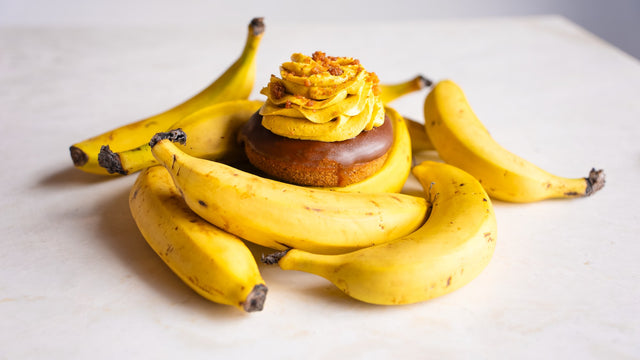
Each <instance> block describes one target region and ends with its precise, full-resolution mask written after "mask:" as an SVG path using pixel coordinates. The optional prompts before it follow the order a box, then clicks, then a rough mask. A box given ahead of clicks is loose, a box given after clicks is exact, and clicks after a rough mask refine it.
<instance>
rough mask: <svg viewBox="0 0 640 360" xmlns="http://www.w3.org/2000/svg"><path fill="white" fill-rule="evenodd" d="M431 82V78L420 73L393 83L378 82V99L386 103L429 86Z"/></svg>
mask: <svg viewBox="0 0 640 360" xmlns="http://www.w3.org/2000/svg"><path fill="white" fill-rule="evenodd" d="M431 84H432V82H431V80H429V79H427V78H426V77H424V76H422V75H417V76H415V77H414V78H412V79H409V80H407V81H402V82H399V83H395V84H380V85H379V88H380V95H379V96H380V100H381V101H382V102H383V103H384V104H388V103H390V102H392V101H394V100H396V99H397V98H399V97H402V96H404V95H407V94H409V93H412V92H415V91H418V90H421V89H424V88H425V87H429V86H431Z"/></svg>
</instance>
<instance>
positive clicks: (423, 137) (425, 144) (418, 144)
mask: <svg viewBox="0 0 640 360" xmlns="http://www.w3.org/2000/svg"><path fill="white" fill-rule="evenodd" d="M404 120H405V122H406V123H407V129H408V130H409V137H410V138H411V151H412V152H413V153H417V152H421V151H429V150H435V148H434V147H433V144H432V143H431V140H430V139H429V136H428V135H427V132H426V131H425V128H424V124H423V123H420V122H417V121H416V120H413V119H409V118H407V117H405V118H404Z"/></svg>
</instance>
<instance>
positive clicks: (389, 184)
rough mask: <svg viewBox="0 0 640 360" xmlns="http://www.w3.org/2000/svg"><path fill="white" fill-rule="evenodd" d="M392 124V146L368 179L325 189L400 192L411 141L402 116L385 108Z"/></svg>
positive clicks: (409, 167)
mask: <svg viewBox="0 0 640 360" xmlns="http://www.w3.org/2000/svg"><path fill="white" fill-rule="evenodd" d="M385 111H386V114H387V116H388V117H389V120H391V121H392V123H393V144H392V145H391V149H389V153H388V155H387V159H386V160H385V162H384V164H383V165H382V167H381V168H380V170H378V172H376V173H375V174H373V175H371V176H370V177H368V178H366V179H364V180H362V181H360V182H357V183H354V184H351V185H347V186H345V187H335V188H325V189H329V190H336V191H342V192H360V193H377V192H388V193H393V192H400V191H401V190H402V187H403V186H404V183H405V182H406V181H407V178H408V177H409V173H410V172H411V139H410V138H409V132H408V130H407V125H406V123H405V121H404V119H403V118H402V116H401V115H400V114H399V113H398V112H397V111H395V110H394V109H392V108H390V107H386V108H385Z"/></svg>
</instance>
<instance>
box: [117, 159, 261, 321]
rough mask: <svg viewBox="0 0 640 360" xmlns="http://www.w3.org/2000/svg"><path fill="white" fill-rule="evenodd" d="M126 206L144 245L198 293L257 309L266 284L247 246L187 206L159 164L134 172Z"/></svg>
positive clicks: (230, 303) (234, 304) (212, 298)
mask: <svg viewBox="0 0 640 360" xmlns="http://www.w3.org/2000/svg"><path fill="white" fill-rule="evenodd" d="M129 207H130V209H131V214H132V215H133V218H134V220H135V222H136V225H137V226H138V228H139V229H140V232H141V233H142V235H143V237H144V238H145V240H146V241H147V243H148V244H149V246H151V248H152V249H153V250H154V251H155V252H156V253H157V254H158V256H160V258H161V259H162V260H163V261H164V262H165V263H166V264H167V266H169V268H171V270H173V272H174V273H175V274H176V275H178V277H180V279H182V281H184V282H185V283H186V284H187V285H189V287H191V288H192V289H193V290H195V291H196V292H197V293H198V294H200V295H202V296H203V297H204V298H206V299H208V300H211V301H214V302H216V303H220V304H227V305H232V306H235V307H236V308H239V309H241V310H243V311H246V312H252V311H260V310H262V308H263V305H264V301H265V298H266V294H267V287H266V285H265V283H264V280H263V279H262V276H261V275H260V272H259V270H258V265H257V263H256V261H255V258H254V256H253V254H252V253H251V251H249V249H248V248H247V246H246V244H245V243H244V242H243V241H242V240H241V239H239V238H238V237H236V236H234V235H231V234H229V233H227V232H225V231H223V230H220V229H218V228H217V227H215V226H213V225H211V224H210V223H208V222H206V221H205V220H203V219H202V218H200V217H199V216H198V215H196V214H195V213H194V212H193V211H191V209H189V207H188V206H187V204H185V202H184V200H183V199H182V196H181V195H180V192H179V191H178V189H177V188H176V186H175V185H174V184H173V180H172V179H171V175H170V174H169V172H168V171H167V170H166V169H165V168H164V167H162V166H154V167H150V168H148V169H146V170H144V171H142V172H141V173H140V175H139V176H138V178H137V179H136V182H135V184H134V185H133V187H132V188H131V192H130V195H129Z"/></svg>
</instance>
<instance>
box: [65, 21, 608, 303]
mask: <svg viewBox="0 0 640 360" xmlns="http://www.w3.org/2000/svg"><path fill="white" fill-rule="evenodd" d="M263 33H264V23H263V21H262V19H261V18H256V19H254V20H252V21H251V23H250V25H249V33H248V38H247V41H246V45H245V48H244V51H243V52H242V54H241V56H240V57H239V59H238V60H237V61H236V62H235V63H234V64H233V65H232V66H231V67H230V68H229V69H227V71H226V72H224V73H223V74H222V75H221V76H220V77H219V78H218V79H217V80H216V81H214V82H213V83H212V84H211V85H210V86H209V87H207V88H206V89H204V90H203V91H201V92H200V93H198V94H197V95H195V96H194V97H192V98H191V99H189V100H187V101H186V102H184V103H182V104H180V105H178V106H176V107H174V108H172V109H170V110H168V111H166V112H164V113H161V114H159V115H155V116H152V117H150V118H147V119H144V120H140V121H138V122H135V123H132V124H130V125H127V126H124V127H121V128H118V129H114V130H112V131H109V132H107V133H104V134H101V135H98V136H95V137H93V138H90V139H88V140H85V141H83V142H80V143H77V144H74V145H73V146H71V148H70V152H71V157H72V160H73V162H74V164H75V166H76V167H77V168H78V169H80V170H83V171H86V172H90V173H95V174H104V175H108V174H122V175H126V174H131V173H135V172H137V171H141V172H140V174H139V175H138V178H137V180H136V182H135V185H134V186H133V188H132V189H131V193H130V197H129V204H130V208H131V212H132V215H133V217H134V219H135V222H136V224H137V225H138V227H139V229H140V232H141V233H142V235H143V236H144V238H145V239H146V241H147V242H148V243H149V245H150V246H151V247H152V248H153V249H154V251H155V252H156V253H157V254H158V255H159V256H160V257H161V258H162V259H163V260H164V262H165V263H166V264H167V265H168V266H169V267H170V268H171V269H172V270H173V271H174V272H175V273H176V274H177V275H178V276H179V277H180V278H181V279H182V280H183V281H184V282H185V283H186V284H188V285H189V286H190V287H191V288H193V289H194V290H195V291H196V292H198V293H199V294H200V295H202V296H203V297H205V298H207V299H209V300H211V301H214V302H217V303H221V304H228V305H232V306H235V307H238V308H240V309H241V310H243V311H247V312H252V311H259V310H262V308H263V305H264V302H265V298H266V294H267V287H266V285H265V282H264V280H263V278H262V276H261V275H260V271H259V267H258V264H257V260H256V259H255V257H254V256H253V254H252V253H251V252H250V251H249V249H248V248H247V245H246V244H245V241H249V242H253V243H256V244H259V245H262V246H266V247H268V248H271V249H274V252H273V253H271V254H269V255H267V256H263V257H262V259H261V260H262V261H263V262H264V263H267V264H278V265H279V266H280V267H281V268H282V269H285V270H300V271H306V272H309V273H313V274H317V275H319V276H322V277H325V278H326V279H328V280H330V281H331V282H333V283H334V284H335V285H336V286H337V287H338V288H339V289H340V290H342V291H343V292H344V293H346V294H348V295H349V296H351V297H353V298H355V299H359V300H361V301H365V302H369V303H374V304H407V303H415V302H420V301H425V300H428V299H431V298H434V297H437V296H440V295H443V294H446V293H449V292H451V291H454V290H456V289H458V288H460V287H461V286H463V285H465V284H466V283H468V282H469V281H471V280H472V279H474V278H475V277H476V276H477V275H478V274H479V273H480V272H481V271H482V270H483V269H484V268H485V267H486V266H487V264H488V263H489V261H490V259H491V257H492V254H493V251H494V248H495V245H496V238H497V233H496V229H497V228H496V217H495V214H494V211H493V207H492V202H491V199H492V198H493V199H500V200H503V201H511V202H532V201H540V200H543V199H549V198H574V197H581V196H588V195H591V194H593V193H595V192H596V191H598V190H599V189H600V188H602V187H603V186H604V173H603V172H602V171H601V170H594V169H592V170H591V172H590V173H589V175H588V176H587V177H586V178H564V177H559V176H556V175H553V174H550V173H548V172H546V171H544V170H542V169H540V168H539V167H537V166H535V165H534V164H532V163H530V162H528V161H526V160H524V159H522V158H520V157H518V156H516V155H514V154H512V153H510V152H508V151H507V150H506V149H504V148H502V147H501V146H500V145H499V144H497V143H496V142H495V141H494V140H493V139H492V138H491V136H490V135H489V132H488V131H487V130H486V129H485V127H484V126H483V124H482V123H481V122H480V121H479V120H478V118H477V117H476V116H475V115H474V113H473V111H472V109H471V107H470V106H469V103H468V102H467V99H466V97H465V95H464V93H463V92H462V90H461V89H460V88H459V87H458V86H457V85H456V84H455V83H453V82H452V81H442V82H439V83H437V84H435V85H434V86H433V88H432V89H431V91H430V92H429V94H428V96H427V98H426V100H425V103H424V116H425V121H424V125H423V124H422V123H419V122H413V121H410V120H405V119H403V118H402V116H400V115H399V114H398V112H396V111H395V110H393V109H392V108H390V107H389V106H387V104H388V103H389V102H391V101H393V100H394V99H396V98H398V97H400V96H402V95H405V94H408V93H410V92H413V91H416V90H419V89H421V88H424V87H426V86H430V85H431V84H430V82H429V81H428V80H426V79H425V78H423V77H421V76H417V77H416V78H414V79H411V80H410V81H406V82H402V83H398V84H393V85H382V86H381V91H382V93H381V95H380V98H381V99H382V103H383V104H384V107H385V112H386V114H387V116H388V117H389V119H390V120H391V121H392V123H393V131H394V145H393V147H392V149H391V150H390V152H389V156H388V158H387V160H386V162H385V164H384V166H383V168H382V169H381V170H380V171H379V172H377V173H376V174H375V175H373V176H371V177H370V178H368V179H367V180H365V181H362V182H360V183H356V184H353V185H349V186H346V187H342V188H311V187H304V186H296V185H291V184H286V183H282V182H278V181H275V180H271V179H267V178H264V177H261V176H259V175H256V174H253V173H251V172H247V171H243V170H241V169H240V168H238V167H234V166H230V165H227V164H231V163H234V161H238V160H239V159H242V157H243V152H242V148H241V147H240V146H239V145H238V144H237V142H236V138H235V134H236V133H237V132H238V129H239V128H240V127H241V126H242V125H243V124H244V123H245V122H246V121H247V120H248V119H249V117H250V116H251V115H252V114H254V113H255V112H256V111H258V110H259V109H261V108H262V107H263V102H261V101H250V100H247V99H248V97H249V95H250V93H251V91H252V89H253V85H254V80H255V64H256V61H255V58H256V53H257V49H258V46H259V44H260V41H261V38H262V35H263ZM266 109H267V110H269V108H268V107H267V108H266ZM412 149H413V151H418V150H419V151H422V150H435V151H437V153H438V155H439V156H440V158H441V159H442V160H444V163H442V162H433V161H426V162H423V163H421V164H418V165H416V166H414V167H413V168H412V163H411V159H412ZM156 165H160V166H156ZM410 172H412V173H413V175H414V176H415V177H416V178H417V179H418V181H419V182H420V184H421V185H422V187H423V189H424V196H412V195H408V194H402V193H400V191H401V190H402V188H403V186H404V184H405V181H406V180H407V178H408V176H409V174H410Z"/></svg>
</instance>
